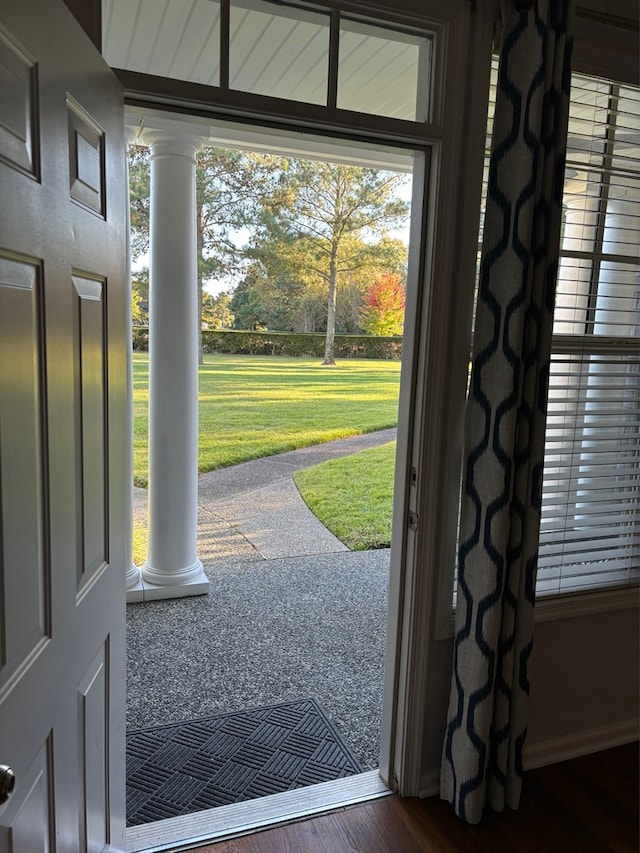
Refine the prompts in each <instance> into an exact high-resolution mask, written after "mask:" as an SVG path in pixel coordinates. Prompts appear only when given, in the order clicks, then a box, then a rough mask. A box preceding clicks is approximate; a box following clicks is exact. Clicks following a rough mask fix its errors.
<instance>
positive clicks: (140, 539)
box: [133, 516, 149, 566]
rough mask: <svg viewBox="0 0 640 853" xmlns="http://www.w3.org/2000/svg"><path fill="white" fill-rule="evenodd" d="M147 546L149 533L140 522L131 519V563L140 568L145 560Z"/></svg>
mask: <svg viewBox="0 0 640 853" xmlns="http://www.w3.org/2000/svg"><path fill="white" fill-rule="evenodd" d="M148 545H149V531H148V530H147V528H146V526H145V525H144V524H142V522H141V521H138V519H137V518H136V517H135V516H134V518H133V562H134V563H135V564H136V566H141V565H142V564H143V563H144V561H145V560H146V559H147V549H148Z"/></svg>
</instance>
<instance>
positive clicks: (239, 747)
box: [127, 699, 362, 826]
mask: <svg viewBox="0 0 640 853" xmlns="http://www.w3.org/2000/svg"><path fill="white" fill-rule="evenodd" d="M361 772H362V768H361V767H360V765H359V764H358V762H357V760H356V759H355V758H354V756H353V755H352V753H351V751H350V750H349V748H348V747H347V746H346V744H345V743H344V742H343V740H342V738H341V737H340V735H339V734H338V732H337V731H336V729H335V728H334V727H333V725H332V724H331V723H330V721H329V720H328V719H327V717H326V716H325V715H324V713H323V712H322V710H321V709H320V707H319V706H318V704H317V703H316V701H315V700H314V699H304V700H301V701H299V702H287V703H284V704H281V705H271V706H269V707H266V708H254V709H250V710H246V711H238V712H237V713H233V714H218V715H217V716H215V717H204V718H202V719H198V720H186V721H184V722H181V723H168V724H166V725H162V726H154V727H152V728H145V729H129V730H128V731H127V825H128V826H136V825H138V824H141V823H150V822H151V821H154V820H164V819H165V818H170V817H178V816H179V815H185V814H190V813H191V812H197V811H201V810H203V809H211V808H215V807H216V806H226V805H229V804H230V803H239V802H240V801H242V800H251V799H254V798H255V797H264V796H267V795H268V794H277V793H280V792H282V791H290V790H292V789H294V788H302V787H304V786H306V785H314V784H315V783H317V782H328V781H329V780H331V779H342V778H343V777H345V776H352V775H354V774H355V773H361Z"/></svg>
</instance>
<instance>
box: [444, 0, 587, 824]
mask: <svg viewBox="0 0 640 853" xmlns="http://www.w3.org/2000/svg"><path fill="white" fill-rule="evenodd" d="M502 16H503V29H502V46H501V52H500V64H499V75H498V90H497V94H496V108H495V118H494V127H493V141H492V147H491V159H490V169H489V183H488V194H487V208H486V217H485V230H484V242H483V249H482V262H481V267H480V282H479V294H478V304H477V309H476V326H475V332H474V343H473V364H472V375H471V385H470V392H469V400H468V404H467V411H466V423H465V469H464V472H463V481H464V482H463V498H462V515H461V529H460V547H459V555H458V557H459V560H458V582H457V583H458V594H457V608H456V633H455V642H454V660H453V675H452V683H451V693H450V700H449V712H448V723H447V730H446V735H445V741H444V746H443V757H442V772H441V796H442V797H443V798H444V799H446V800H448V801H449V802H450V803H452V805H453V807H454V810H455V812H456V814H457V815H458V816H459V817H460V818H461V819H462V820H464V821H466V822H468V823H477V822H479V821H480V819H481V817H482V813H483V810H484V808H485V806H486V805H489V806H490V807H491V808H493V809H496V810H498V811H500V810H502V809H503V808H504V806H505V805H508V806H510V807H512V808H516V807H517V805H518V802H519V799H520V792H521V787H522V752H523V747H524V742H525V736H526V730H527V707H528V698H529V682H528V677H527V665H528V661H529V655H530V652H531V648H532V640H533V613H534V598H535V582H536V569H537V554H538V537H539V530H540V502H541V494H542V468H543V455H544V433H545V422H546V401H547V388H548V371H549V360H550V351H551V333H552V324H553V305H554V296H555V287H556V275H557V269H558V255H559V244H560V226H561V213H562V188H563V179H564V162H565V150H566V139H567V124H568V112H569V91H570V80H571V48H572V35H571V33H572V21H573V2H572V0H537V2H533V3H517V2H514V0H503V3H502Z"/></svg>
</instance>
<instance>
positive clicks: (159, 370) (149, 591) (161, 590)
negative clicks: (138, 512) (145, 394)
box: [141, 133, 209, 600]
mask: <svg viewBox="0 0 640 853" xmlns="http://www.w3.org/2000/svg"><path fill="white" fill-rule="evenodd" d="M150 141H151V200H150V206H151V217H150V270H149V281H150V287H149V553H148V558H147V562H146V563H145V564H144V566H143V568H142V572H141V574H142V581H143V585H144V598H145V600H148V599H155V598H178V597H182V596H187V595H200V594H202V593H206V592H208V590H209V581H208V580H207V577H206V575H205V573H204V571H203V568H202V563H201V562H200V560H199V559H198V557H197V554H196V537H197V526H198V503H197V501H198V348H197V271H196V200H195V191H196V190H195V186H196V183H195V182H196V171H195V170H196V160H195V153H196V151H197V149H198V147H199V145H200V141H199V140H197V139H195V138H188V137H187V138H185V137H182V136H177V135H175V134H172V135H171V136H168V135H167V134H166V133H157V134H154V135H153V137H152V138H151V140H150Z"/></svg>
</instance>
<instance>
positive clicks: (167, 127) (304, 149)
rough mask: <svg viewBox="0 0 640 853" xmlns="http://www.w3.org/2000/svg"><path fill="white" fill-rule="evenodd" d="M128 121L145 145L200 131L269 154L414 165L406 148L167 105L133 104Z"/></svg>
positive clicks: (215, 142) (206, 138) (131, 137)
mask: <svg viewBox="0 0 640 853" xmlns="http://www.w3.org/2000/svg"><path fill="white" fill-rule="evenodd" d="M125 122H126V129H127V139H128V141H129V142H130V143H137V144H141V145H147V144H150V142H151V140H152V139H153V136H154V134H157V133H158V132H162V133H167V134H170V135H172V136H174V137H180V136H189V137H197V138H198V139H200V140H202V145H212V146H216V147H220V148H239V149H241V150H245V151H257V152H260V153H264V154H276V155H280V156H289V157H300V158H303V159H307V160H323V161H327V162H332V163H344V164H346V165H350V166H364V167H368V168H374V169H389V170H391V171H396V172H405V173H408V174H411V172H412V170H413V160H414V155H413V152H411V151H407V150H406V149H403V148H393V147H388V146H379V145H370V144H367V143H363V142H352V141H349V140H343V139H340V140H337V139H331V138H330V137H326V136H320V135H315V134H310V133H299V132H295V131H290V130H276V129H273V128H265V127H254V126H250V125H244V124H237V123H234V122H227V121H218V122H216V123H215V124H214V123H212V122H211V120H210V119H206V118H202V117H198V116H184V115H177V114H174V113H168V112H165V111H164V110H154V109H148V108H141V107H132V106H129V107H127V108H126V114H125Z"/></svg>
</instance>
